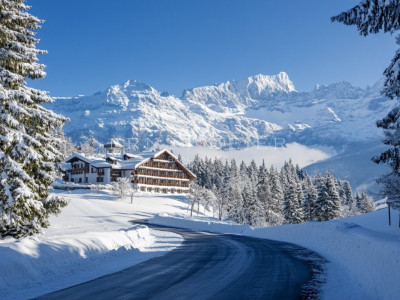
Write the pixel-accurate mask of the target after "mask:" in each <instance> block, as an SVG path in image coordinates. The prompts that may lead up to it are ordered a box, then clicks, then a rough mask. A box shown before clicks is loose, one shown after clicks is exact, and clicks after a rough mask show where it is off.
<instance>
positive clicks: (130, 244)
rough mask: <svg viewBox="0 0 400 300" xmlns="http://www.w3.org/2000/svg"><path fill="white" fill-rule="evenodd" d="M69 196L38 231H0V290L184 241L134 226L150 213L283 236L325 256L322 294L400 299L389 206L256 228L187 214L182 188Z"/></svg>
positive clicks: (69, 275)
mask: <svg viewBox="0 0 400 300" xmlns="http://www.w3.org/2000/svg"><path fill="white" fill-rule="evenodd" d="M55 192H56V193H58V194H61V195H63V196H65V197H67V198H68V199H70V201H71V202H70V204H69V206H67V207H66V208H65V209H64V210H63V212H62V214H61V215H60V216H57V217H52V218H51V225H52V226H51V227H50V228H48V229H46V230H45V231H44V233H43V234H42V235H40V236H37V237H29V238H24V239H21V240H15V239H12V238H6V239H2V240H1V239H0V257H1V260H0V270H1V272H0V298H7V299H14V298H18V299H21V298H22V299H24V298H31V297H34V296H38V295H41V294H44V293H47V292H51V291H54V290H57V289H61V288H64V287H67V286H70V285H73V284H77V283H80V282H84V281H87V280H90V279H94V278H96V277H99V276H102V275H105V274H107V273H112V272H115V271H118V270H121V269H124V268H126V267H129V266H131V265H134V264H137V263H140V262H142V261H144V260H146V259H149V258H151V257H154V256H157V255H163V254H165V253H166V252H167V251H169V250H172V249H174V248H175V247H176V246H179V245H180V243H181V242H182V238H181V237H180V236H177V235H175V234H172V233H171V234H168V233H165V232H160V231H153V230H150V231H149V229H148V228H147V227H146V226H138V225H136V226H134V225H132V224H131V223H129V221H130V220H132V219H150V222H152V223H155V224H165V225H173V226H178V227H184V228H190V229H195V230H204V231H212V232H221V233H233V234H243V235H249V236H254V237H260V238H267V239H275V240H280V241H286V242H290V243H294V244H298V245H300V246H303V247H306V248H309V249H311V250H313V251H316V252H318V253H320V254H321V255H322V256H324V257H325V258H326V259H327V261H328V263H327V264H326V265H325V268H326V270H327V283H326V284H325V285H324V286H323V298H324V299H345V298H348V299H398V295H399V294H400V287H399V285H398V282H399V281H400V271H399V270H400V229H399V228H397V227H396V225H397V224H398V222H399V219H398V218H399V217H398V213H395V212H393V214H392V217H393V219H392V224H393V225H392V227H389V226H388V224H387V209H383V210H380V211H377V212H374V213H370V214H366V215H361V216H356V217H351V218H347V219H340V220H334V221H329V222H308V223H305V224H298V225H283V226H278V227H270V228H258V229H253V228H251V227H249V226H244V225H234V224H231V223H229V222H221V221H218V220H216V219H215V218H213V217H212V214H211V213H209V212H208V213H207V214H204V213H203V212H204V209H203V208H201V209H200V213H199V216H196V214H195V216H194V217H193V218H189V216H188V215H189V212H188V205H187V203H186V199H185V197H183V196H155V195H141V196H136V197H135V199H134V201H133V204H131V203H130V199H129V197H128V198H126V199H124V200H118V199H117V198H116V197H115V196H114V195H113V194H111V192H108V191H98V192H97V191H91V190H75V191H70V192H69V191H55Z"/></svg>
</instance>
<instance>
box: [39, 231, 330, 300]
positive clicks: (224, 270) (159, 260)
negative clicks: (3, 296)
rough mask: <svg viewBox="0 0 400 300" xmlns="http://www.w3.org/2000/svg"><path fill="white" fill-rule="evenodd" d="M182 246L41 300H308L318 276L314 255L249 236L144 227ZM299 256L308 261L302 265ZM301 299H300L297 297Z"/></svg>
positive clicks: (296, 247) (311, 295) (313, 296)
mask: <svg viewBox="0 0 400 300" xmlns="http://www.w3.org/2000/svg"><path fill="white" fill-rule="evenodd" d="M148 226H149V227H150V228H154V229H157V230H167V231H172V232H174V233H177V234H179V235H182V236H183V237H184V239H185V240H184V242H183V244H182V246H180V247H178V248H176V249H175V250H173V251H171V252H169V253H168V254H166V255H165V256H161V257H156V258H153V259H151V260H148V261H146V262H143V263H141V264H139V265H136V266H133V267H131V268H128V269H125V270H123V271H120V272H117V273H113V274H110V275H106V276H103V277H101V278H99V279H96V280H92V281H89V282H86V283H83V284H80V285H76V286H73V287H70V288H68V289H64V290H61V291H58V292H55V293H52V294H48V295H45V296H43V297H42V298H43V299H50V298H51V299H121V298H124V299H125V298H126V299H128V298H129V299H144V298H146V299H149V298H156V299H265V298H268V299H298V298H303V297H304V298H307V299H312V298H315V297H316V296H317V291H318V287H319V281H320V280H321V278H322V277H323V276H321V275H323V274H321V273H320V272H321V270H322V268H320V267H319V266H318V262H322V261H323V260H322V259H321V258H320V257H318V255H316V254H315V253H312V252H310V251H308V250H305V249H302V248H300V247H298V246H294V245H291V244H287V243H282V242H276V241H270V240H265V239H257V238H252V237H245V236H238V235H227V234H214V233H205V232H195V231H189V230H184V229H179V228H171V227H170V228H168V227H162V226H161V227H160V226H157V225H148ZM300 257H307V260H304V259H302V258H300ZM301 296H303V297H301Z"/></svg>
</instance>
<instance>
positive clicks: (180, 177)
mask: <svg viewBox="0 0 400 300" xmlns="http://www.w3.org/2000/svg"><path fill="white" fill-rule="evenodd" d="M135 174H136V175H142V176H156V177H168V178H178V179H189V178H188V177H186V176H178V175H163V174H157V173H155V172H151V173H148V172H143V173H142V172H137V173H135Z"/></svg>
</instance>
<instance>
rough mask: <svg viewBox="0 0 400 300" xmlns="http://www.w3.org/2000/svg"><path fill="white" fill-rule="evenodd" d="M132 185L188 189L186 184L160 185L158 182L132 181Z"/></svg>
mask: <svg viewBox="0 0 400 300" xmlns="http://www.w3.org/2000/svg"><path fill="white" fill-rule="evenodd" d="M133 183H137V184H145V185H152V186H170V187H186V188H187V187H189V185H188V184H172V183H160V182H143V181H138V180H133Z"/></svg>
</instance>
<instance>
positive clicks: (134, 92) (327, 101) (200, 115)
mask: <svg viewBox="0 0 400 300" xmlns="http://www.w3.org/2000/svg"><path fill="white" fill-rule="evenodd" d="M381 86H382V83H381V82H378V83H377V84H375V85H374V86H372V87H369V88H367V89H362V88H358V87H354V86H352V85H351V84H350V83H348V82H339V83H334V84H331V85H328V86H317V87H316V88H315V89H314V90H313V91H311V92H298V91H296V89H295V87H294V84H293V83H292V82H291V80H290V79H289V77H288V75H287V74H286V73H284V72H281V73H279V74H278V75H273V76H267V75H255V76H251V77H249V78H246V79H244V80H240V81H232V82H225V83H221V84H216V85H212V86H204V87H197V88H193V89H189V90H185V91H184V92H183V94H182V96H181V97H180V98H177V97H175V96H172V95H168V94H167V93H160V92H158V91H157V90H155V89H154V88H152V87H151V86H149V85H147V84H144V83H140V82H137V81H134V80H129V81H127V82H125V83H124V84H119V85H114V86H112V87H110V88H108V89H107V90H106V91H104V92H99V93H96V94H94V95H92V96H77V97H74V98H57V99H56V100H55V102H54V103H51V104H48V105H47V107H48V108H50V109H52V110H54V111H55V112H57V113H61V114H63V115H65V116H67V117H69V118H70V120H71V121H70V122H68V123H67V124H66V125H65V127H64V129H65V132H66V134H67V136H71V137H72V138H73V140H75V141H83V140H85V139H87V138H88V137H90V136H91V135H93V136H94V138H95V139H96V140H98V141H100V142H106V141H107V140H108V139H109V138H111V137H119V138H122V139H124V140H125V141H128V139H129V143H130V145H136V146H137V147H138V148H139V150H143V149H145V148H148V147H151V146H152V145H153V144H154V143H159V144H167V145H173V146H192V145H199V144H209V145H213V146H215V147H219V148H224V147H227V146H228V145H230V146H233V147H245V146H247V145H249V144H250V145H251V144H256V143H259V144H272V143H273V140H274V138H280V139H282V138H283V139H285V141H287V142H289V141H298V142H300V143H302V144H306V145H323V146H334V147H335V148H337V149H340V148H341V147H342V146H344V145H347V144H349V143H352V142H365V141H371V140H376V139H379V138H380V137H381V136H382V133H381V130H379V129H377V128H376V126H375V122H376V120H377V119H379V118H381V117H383V116H384V115H385V114H386V113H387V112H388V111H389V109H390V108H391V107H392V106H393V105H394V103H393V101H390V100H389V99H386V98H383V97H382V96H381V95H380V92H379V91H380V89H381Z"/></svg>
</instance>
